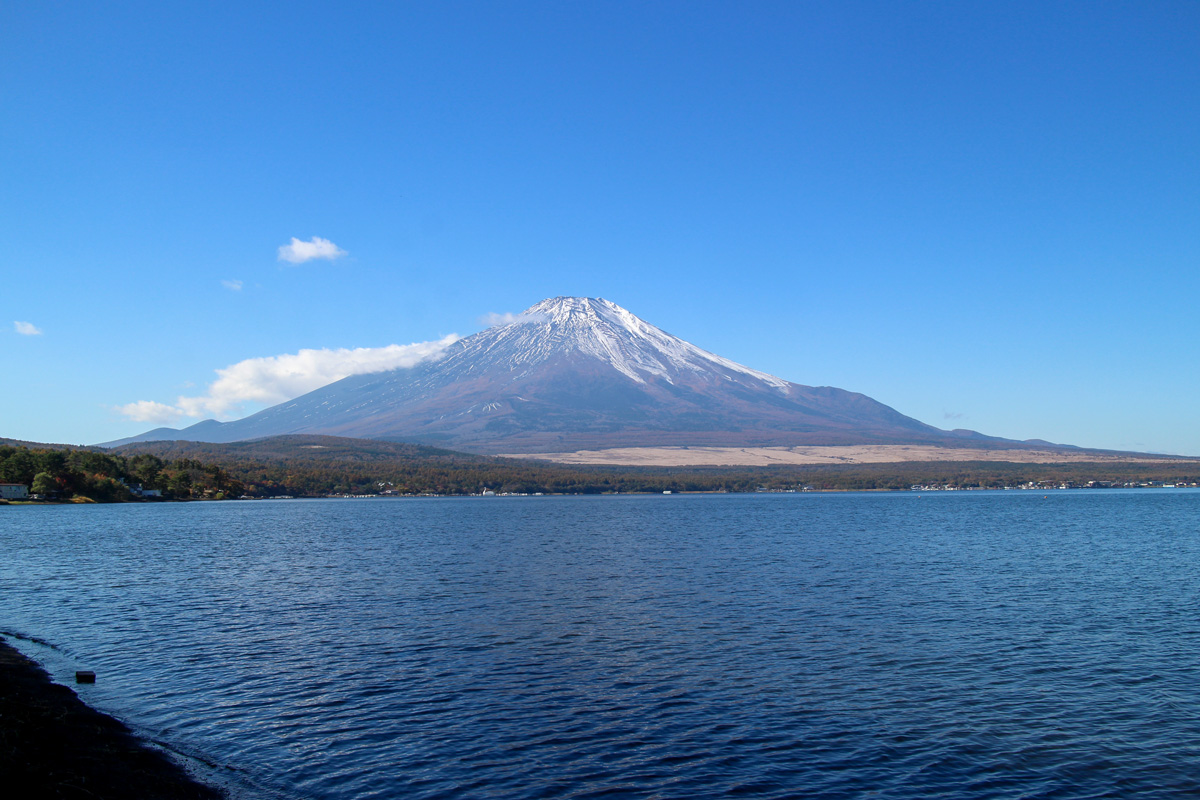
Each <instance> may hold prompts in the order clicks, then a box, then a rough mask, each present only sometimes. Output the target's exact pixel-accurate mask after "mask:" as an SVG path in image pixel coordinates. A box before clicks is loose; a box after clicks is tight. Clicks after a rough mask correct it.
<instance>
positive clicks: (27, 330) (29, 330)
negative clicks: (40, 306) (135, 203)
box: [13, 322, 42, 336]
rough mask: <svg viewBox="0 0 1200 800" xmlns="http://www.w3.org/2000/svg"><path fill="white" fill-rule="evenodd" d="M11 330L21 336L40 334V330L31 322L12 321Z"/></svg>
mask: <svg viewBox="0 0 1200 800" xmlns="http://www.w3.org/2000/svg"><path fill="white" fill-rule="evenodd" d="M13 330H15V331H16V332H17V333H19V334H21V335H22V336H41V335H42V331H41V329H40V328H38V327H37V326H36V325H34V324H33V323H32V322H13Z"/></svg>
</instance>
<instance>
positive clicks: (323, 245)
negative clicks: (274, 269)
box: [279, 236, 346, 264]
mask: <svg viewBox="0 0 1200 800" xmlns="http://www.w3.org/2000/svg"><path fill="white" fill-rule="evenodd" d="M344 255H346V251H345V250H343V249H342V248H340V247H338V246H337V245H336V244H334V243H333V242H331V241H329V240H328V239H322V238H321V237H320V236H314V237H312V238H311V239H309V240H308V241H307V242H302V241H300V240H299V239H297V238H296V237H295V236H293V237H292V241H291V244H285V245H283V246H282V247H280V248H279V260H280V261H287V262H288V263H291V264H303V263H304V262H305V261H312V260H314V259H318V258H323V259H325V260H327V261H333V260H335V259H338V258H341V257H342V256H344Z"/></svg>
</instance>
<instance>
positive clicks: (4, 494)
mask: <svg viewBox="0 0 1200 800" xmlns="http://www.w3.org/2000/svg"><path fill="white" fill-rule="evenodd" d="M28 497H29V487H28V486H26V485H25V484H23V483H0V500H25V499H26V498H28Z"/></svg>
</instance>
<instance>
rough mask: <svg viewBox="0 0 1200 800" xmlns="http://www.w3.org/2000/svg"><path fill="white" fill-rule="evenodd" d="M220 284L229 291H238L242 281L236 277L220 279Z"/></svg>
mask: <svg viewBox="0 0 1200 800" xmlns="http://www.w3.org/2000/svg"><path fill="white" fill-rule="evenodd" d="M221 285H222V286H224V287H225V288H226V289H228V290H229V291H231V292H240V291H241V290H242V282H241V281H239V280H237V279H234V280H228V281H221Z"/></svg>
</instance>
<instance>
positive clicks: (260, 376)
mask: <svg viewBox="0 0 1200 800" xmlns="http://www.w3.org/2000/svg"><path fill="white" fill-rule="evenodd" d="M456 341H458V336H456V335H453V334H451V335H450V336H447V337H445V338H444V339H438V340H437V341H433V342H416V343H414V344H403V345H402V344H393V345H388V346H387V347H359V348H355V349H347V348H342V349H337V350H331V349H322V350H301V351H299V352H297V353H286V354H284V355H280V356H265V357H263V358H248V359H246V360H245V361H239V362H237V363H236V364H231V365H230V366H228V367H225V368H223V369H218V370H217V379H216V380H215V381H213V382H212V383H211V384H210V385H209V387H208V391H207V392H206V393H205V394H203V395H199V396H196V397H187V396H181V397H179V398H177V399H176V401H175V403H174V405H168V404H166V403H158V402H155V401H153V400H139V401H137V402H136V403H128V404H126V405H123V406H118V407H117V411H119V412H120V413H121V414H123V415H125V416H126V417H129V418H130V419H132V420H136V421H138V422H155V423H160V424H162V423H165V422H170V421H173V420H178V419H181V418H184V417H193V418H199V417H207V416H212V417H226V418H235V417H237V416H239V415H240V412H241V410H242V407H243V406H244V405H246V404H250V403H254V404H263V405H273V404H275V403H282V402H283V401H284V400H290V399H292V398H293V397H299V396H300V395H302V394H305V393H307V392H311V391H312V390H313V389H319V388H320V387H322V386H325V385H327V384H330V383H333V382H334V381H337V380H341V379H342V378H345V377H347V376H350V375H361V374H364V373H369V372H385V371H387V370H391V369H399V368H401V367H411V366H414V365H416V364H419V363H420V362H422V361H429V360H433V359H436V358H440V357H441V356H442V354H443V353H445V351H446V348H447V347H449V346H450V345H452V344H454V342H456Z"/></svg>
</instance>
